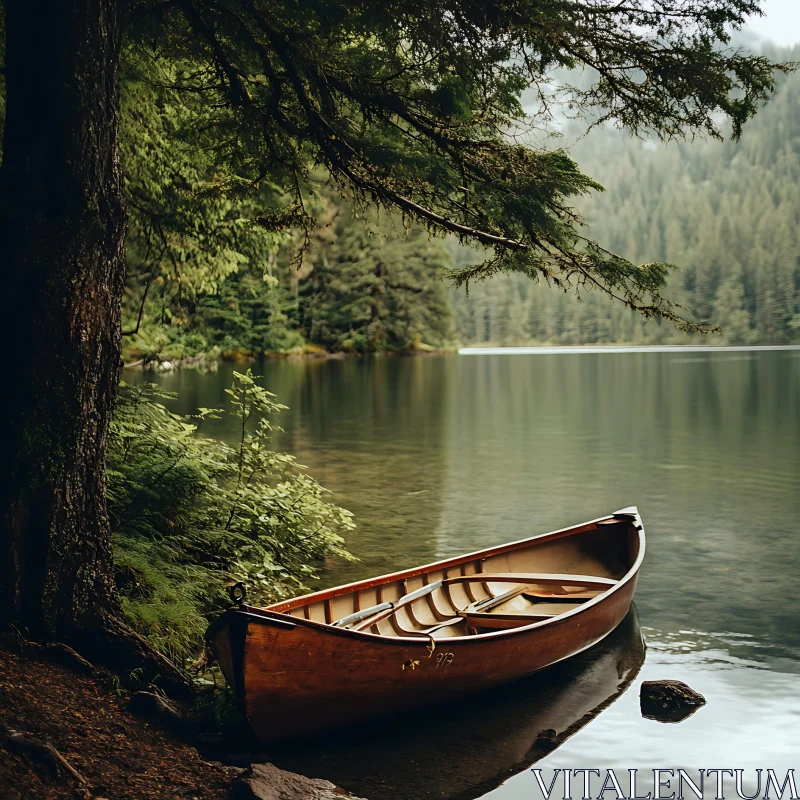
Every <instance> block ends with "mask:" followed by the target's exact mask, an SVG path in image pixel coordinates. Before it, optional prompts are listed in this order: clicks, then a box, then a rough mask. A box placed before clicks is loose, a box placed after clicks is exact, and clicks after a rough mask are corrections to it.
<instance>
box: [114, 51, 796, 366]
mask: <svg viewBox="0 0 800 800" xmlns="http://www.w3.org/2000/svg"><path fill="white" fill-rule="evenodd" d="M769 55H771V56H772V57H775V58H779V59H783V60H800V50H795V51H789V52H785V51H784V52H773V53H770V54H769ZM138 101H139V102H140V103H141V102H142V98H141V97H140V98H139V100H138ZM163 113H164V112H163V111H158V112H157V113H155V112H154V113H153V114H152V115H151V116H149V117H147V119H146V123H147V125H148V126H149V127H152V126H153V124H154V123H153V122H152V120H157V121H159V120H161V119H162V117H163ZM159 114H160V115H161V116H158V115H159ZM565 139H566V140H567V141H569V135H568V134H567V135H566V136H565ZM131 141H134V139H132V140H131ZM132 146H133V145H132ZM570 152H571V154H572V156H573V157H574V158H575V160H576V161H577V162H578V164H579V165H580V167H581V168H582V170H583V171H584V172H585V173H586V174H588V175H590V176H592V177H593V178H595V179H597V180H598V181H599V182H600V183H601V184H602V185H603V186H604V187H605V189H606V192H605V193H603V194H599V195H594V196H592V197H591V198H587V199H586V200H585V201H583V202H582V204H581V207H580V211H581V212H582V214H583V215H584V218H585V220H586V223H587V230H588V232H589V234H590V235H591V236H592V237H593V238H595V239H596V240H597V241H598V242H599V243H600V244H602V245H603V246H605V247H607V248H608V249H610V250H613V251H615V252H618V253H619V254H620V255H622V256H624V257H626V258H629V259H631V260H632V261H634V262H636V263H647V262H653V261H663V262H668V263H671V264H675V265H678V266H680V267H681V271H677V272H675V274H674V275H673V276H672V278H671V281H670V289H669V292H668V295H669V296H670V298H671V299H673V300H676V301H677V302H679V303H680V304H681V305H682V306H683V307H684V316H687V317H689V318H691V319H694V320H699V321H702V322H704V323H707V324H709V325H712V326H713V325H718V326H720V327H721V328H722V329H723V332H722V333H721V334H719V335H715V336H713V337H710V338H709V340H708V341H709V343H713V344H724V343H730V344H734V343H735V344H757V343H787V342H800V245H798V235H797V231H798V227H799V225H798V223H800V74H793V75H789V76H780V77H779V80H778V88H777V91H776V93H775V95H774V96H773V98H772V99H771V100H770V102H769V103H768V105H767V106H766V107H765V108H764V109H763V110H762V111H761V113H760V114H759V115H758V116H756V118H755V119H753V120H752V121H751V122H750V123H748V125H747V126H746V127H745V131H744V135H743V137H742V139H741V141H739V142H733V141H725V142H717V141H695V142H693V143H673V144H670V145H663V144H660V143H659V144H656V143H653V142H647V141H643V140H640V139H635V138H632V137H629V136H627V135H623V134H621V133H619V132H617V131H615V130H611V129H608V128H603V129H596V130H594V131H593V132H592V133H591V134H590V135H588V136H586V137H585V138H583V139H579V140H578V141H577V142H576V143H575V144H574V145H573V146H572V147H571V148H570ZM164 157H165V158H167V157H169V158H170V159H172V160H174V159H175V158H176V156H175V154H174V153H172V152H169V153H165V156H164ZM148 158H152V155H150V154H148ZM135 188H136V186H135V183H134V190H135ZM145 188H147V187H145ZM154 196H156V197H157V199H158V202H159V203H163V192H160V193H159V194H157V195H155V194H154ZM319 202H320V204H321V205H322V206H323V207H324V210H323V211H322V213H321V214H320V218H321V221H322V222H323V226H322V227H321V228H319V229H317V230H316V231H312V232H311V233H310V243H309V242H308V241H307V244H308V246H307V247H306V248H305V250H304V252H303V254H302V257H300V258H298V256H297V253H298V252H299V250H300V249H302V248H300V242H301V240H302V237H300V235H296V236H295V237H294V238H293V239H292V240H291V241H289V242H287V243H284V245H283V246H281V247H280V248H277V249H276V246H275V245H274V243H273V242H272V241H264V242H260V241H258V240H257V239H253V238H252V237H250V238H248V240H247V242H244V243H242V242H238V243H237V242H234V243H233V244H231V243H229V242H227V241H223V242H222V244H221V245H220V244H219V243H217V244H216V245H215V246H216V247H217V250H215V251H214V252H213V253H212V256H208V255H202V254H203V252H205V253H206V254H207V253H208V249H207V247H206V246H205V245H204V241H209V240H211V237H207V238H206V240H202V239H200V237H198V236H196V234H194V233H193V232H192V231H190V233H191V234H192V236H195V238H196V239H198V241H197V242H195V240H194V239H192V238H191V237H190V236H189V235H188V234H187V233H186V232H185V231H181V232H180V236H177V235H176V236H175V238H174V241H176V242H180V247H181V248H183V250H187V251H188V250H189V248H188V245H187V244H186V242H189V244H190V245H191V246H192V248H194V249H193V250H192V251H189V252H190V256H192V258H194V261H192V259H191V258H187V259H186V266H184V267H183V269H184V275H183V276H182V283H180V282H179V283H178V284H177V290H176V288H175V286H176V283H175V281H174V279H171V278H170V277H169V276H170V275H171V274H172V273H173V272H175V273H177V271H178V266H179V265H178V264H176V263H175V259H174V258H170V259H167V258H165V257H162V261H163V264H164V265H163V266H162V267H161V268H160V272H158V273H157V275H158V277H157V278H154V279H153V282H154V286H155V287H156V288H155V289H151V291H150V294H149V295H148V296H147V298H146V303H145V305H144V309H145V311H146V313H145V314H144V315H143V322H142V324H141V325H139V330H138V332H137V335H136V336H134V337H130V338H129V339H128V342H129V346H128V349H127V354H128V356H129V357H131V356H132V357H136V356H138V355H146V354H147V353H148V352H152V353H159V354H161V355H162V356H165V357H175V356H181V355H189V354H193V353H197V352H201V351H204V352H209V351H212V352H226V351H236V350H245V351H249V352H253V353H259V352H265V351H267V352H270V351H271V352H275V351H278V352H286V351H292V350H295V351H296V350H302V349H317V348H319V349H326V350H345V351H357V352H370V351H377V350H398V351H402V350H413V349H415V348H420V347H422V348H425V347H426V346H429V347H434V348H439V347H445V346H451V345H453V344H455V343H456V342H460V343H463V344H477V343H493V344H525V343H555V344H578V343H603V342H617V343H623V342H624V343H634V344H645V343H649V344H650V343H679V342H685V341H688V339H689V337H688V335H686V334H681V333H679V332H677V331H676V330H675V329H674V327H672V326H671V325H669V324H664V323H660V322H659V321H658V320H651V321H645V320H644V319H642V318H641V317H640V316H639V315H637V314H635V313H633V312H631V311H629V310H628V309H627V308H625V307H624V306H623V305H622V304H620V303H615V302H614V301H612V300H610V299H609V298H607V297H605V296H602V295H599V294H597V293H592V292H587V293H585V294H583V296H581V297H576V295H575V293H574V292H570V291H566V292H565V291H562V290H560V289H558V288H555V287H549V286H547V285H546V284H543V283H538V284H537V283H534V282H532V281H531V280H530V279H529V278H527V277H525V276H522V275H519V276H516V275H500V276H497V277H495V278H493V279H491V280H489V281H486V282H485V283H482V284H477V285H471V286H470V291H469V295H467V294H466V293H465V292H464V290H463V289H462V290H451V289H448V288H447V285H446V272H447V270H448V268H452V267H454V266H463V265H465V264H466V263H469V262H471V261H475V260H478V259H482V258H484V257H485V255H486V254H485V253H478V252H476V251H473V250H469V249H467V248H464V247H461V246H460V245H458V244H457V243H456V242H442V241H440V240H435V239H431V238H430V237H429V236H428V233H427V232H426V231H425V230H423V229H421V228H418V227H412V228H411V229H410V230H406V229H405V227H404V225H403V222H402V220H400V219H397V218H393V217H391V216H389V215H386V214H381V215H370V217H369V218H368V219H367V220H366V223H367V224H365V220H362V219H359V218H356V216H355V214H354V213H353V212H352V211H351V210H349V209H348V208H346V207H343V206H341V204H340V203H339V202H338V201H337V200H336V199H335V198H333V197H330V196H325V194H324V192H323V194H322V197H321V198H320V199H319ZM159 209H160V206H159ZM179 211H180V209H179V208H177V210H176V211H174V212H173V216H176V217H177V216H178V212H179ZM224 212H225V213H226V214H228V215H230V212H229V211H228V209H227V207H226V208H225V209H224ZM220 213H221V212H219V210H218V208H217V206H212V207H210V209H209V211H208V216H209V218H210V219H211V220H212V221H211V222H209V223H207V224H208V225H209V226H211V225H212V223H213V219H214V218H215V217H214V215H215V214H220ZM137 224H138V225H139V226H140V227H138V228H137ZM147 225H150V226H151V228H152V227H153V223H151V222H150V221H149V218H146V217H144V216H143V217H142V221H141V222H140V223H137V219H136V218H134V222H133V228H132V230H133V232H132V235H131V236H130V237H129V238H130V244H129V260H130V261H131V263H132V267H133V268H132V270H131V275H132V276H133V277H132V279H130V280H129V300H128V304H127V305H126V316H127V318H128V322H129V327H133V326H134V325H135V323H136V321H137V317H138V312H139V310H140V308H142V306H141V304H140V299H141V297H142V289H143V287H142V285H141V279H140V278H137V275H138V274H144V273H147V274H148V275H153V274H156V273H155V272H154V270H153V267H152V266H149V267H147V269H146V270H145V269H144V268H139V270H138V272H137V267H136V265H137V258H138V260H139V261H140V262H142V261H143V256H142V253H144V252H147V253H151V252H153V248H152V247H151V246H150V244H149V242H147V241H145V239H146V237H145V234H146V233H147V232H148V231H149V230H150V228H147V227H146V226H147ZM185 227H186V228H187V229H188V227H189V226H185ZM237 235H238V236H240V237H241V234H237ZM145 245H147V248H146V247H145ZM204 247H206V249H205V251H204ZM195 251H197V252H199V253H201V256H195V255H193V253H194V252H195ZM231 252H234V253H235V258H233V257H232V256H231V255H230V253H231ZM242 253H243V254H244V255H241V254H242ZM212 257H213V258H216V259H217V262H219V263H217V262H213V263H212V267H213V269H212V268H211V267H206V266H204V261H203V259H206V260H207V261H211V258H212ZM189 264H198V265H200V266H199V267H198V266H195V267H194V269H195V273H196V274H197V275H200V276H201V277H202V278H204V280H205V275H206V272H207V273H208V274H213V276H214V279H213V280H205V282H203V281H202V280H195V283H196V289H195V290H194V291H189V290H187V287H188V286H189V280H188V279H187V277H186V276H187V275H190V274H191V273H188V271H187V267H188V265H189ZM220 264H221V265H222V266H220ZM228 264H230V266H228ZM137 280H138V283H137ZM148 280H149V278H148ZM170 280H172V287H171V288H170V284H169V281H170ZM159 287H160V288H159ZM168 289H169V290H168Z"/></svg>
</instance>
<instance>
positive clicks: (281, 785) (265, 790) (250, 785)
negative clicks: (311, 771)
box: [231, 764, 360, 800]
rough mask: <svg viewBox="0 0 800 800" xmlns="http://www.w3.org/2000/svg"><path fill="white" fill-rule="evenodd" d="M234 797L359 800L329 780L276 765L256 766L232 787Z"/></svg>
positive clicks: (241, 799)
mask: <svg viewBox="0 0 800 800" xmlns="http://www.w3.org/2000/svg"><path fill="white" fill-rule="evenodd" d="M231 798H232V800H360V798H357V797H354V796H353V795H351V794H349V793H348V792H346V791H345V790H344V789H340V788H339V787H338V786H335V785H334V784H332V783H331V782H330V781H325V780H322V779H320V778H306V777H304V776H303V775H297V774H296V773H294V772H286V771H285V770H282V769H278V768H277V767H276V766H275V765H274V764H253V766H252V767H251V769H250V772H249V774H248V775H247V776H246V777H244V778H242V779H240V780H238V781H236V783H234V784H233V786H232V789H231Z"/></svg>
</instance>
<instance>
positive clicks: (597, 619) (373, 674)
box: [208, 533, 643, 739]
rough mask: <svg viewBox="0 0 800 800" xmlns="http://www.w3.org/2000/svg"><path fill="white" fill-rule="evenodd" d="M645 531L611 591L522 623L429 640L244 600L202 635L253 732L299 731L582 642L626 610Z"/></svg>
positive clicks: (481, 678) (543, 661)
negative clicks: (571, 609) (247, 604)
mask: <svg viewBox="0 0 800 800" xmlns="http://www.w3.org/2000/svg"><path fill="white" fill-rule="evenodd" d="M641 536H642V539H641V545H640V547H639V548H637V549H639V550H640V552H639V553H638V554H637V555H638V556H640V557H638V558H636V559H635V560H636V564H635V565H634V566H635V569H631V570H630V571H629V573H628V574H627V575H626V576H625V580H623V581H620V583H619V585H618V586H616V587H615V589H614V591H612V592H608V593H607V594H604V595H602V596H601V597H598V598H597V600H596V601H592V602H591V603H588V604H586V606H585V607H584V608H582V609H580V611H579V612H578V613H570V614H564V615H563V616H561V617H556V618H554V619H551V620H547V621H544V622H540V623H535V624H532V625H528V626H525V627H521V628H515V629H512V630H500V631H495V632H490V633H485V634H483V635H477V636H465V637H453V638H446V639H441V640H437V641H435V642H432V641H431V639H430V638H424V637H416V638H409V637H405V638H402V637H395V638H392V637H386V636H376V635H373V634H369V633H357V632H353V631H349V630H345V629H342V628H336V627H333V626H331V625H326V624H321V623H319V622H316V621H314V620H307V619H302V618H297V617H292V616H289V615H287V614H283V613H279V612H273V611H270V610H268V609H266V610H259V609H247V610H244V611H243V610H232V611H229V612H226V614H225V615H223V617H221V618H220V619H219V620H217V622H216V623H215V624H214V625H213V626H212V628H211V629H210V630H209V633H208V638H209V642H210V644H211V647H212V650H214V651H215V652H216V653H220V654H222V655H223V657H224V658H226V659H227V663H226V664H223V670H224V671H225V673H226V678H227V679H228V682H229V683H230V684H231V685H232V686H233V687H234V689H235V690H236V691H237V693H238V695H239V697H240V700H241V701H242V703H243V706H244V709H245V712H246V714H247V718H248V720H249V722H250V725H251V727H252V728H253V731H254V732H255V733H256V735H257V736H259V737H260V738H262V739H276V738H284V737H293V736H300V735H305V734H309V733H312V732H314V731H317V730H319V729H322V728H328V727H333V726H340V725H343V724H349V723H354V722H357V721H359V720H362V719H364V718H366V717H369V716H374V715H378V714H390V713H393V712H397V711H401V710H406V709H409V708H413V707H418V706H423V705H428V704H431V703H438V702H441V701H444V700H447V699H449V698H454V697H458V696H461V695H466V694H469V693H471V692H475V691H478V690H481V689H485V688H489V687H492V686H497V685H500V684H503V683H508V682H510V681H514V680H517V679H519V678H522V677H524V676H527V675H530V674H532V673H534V672H537V671H539V670H541V669H543V668H545V667H548V666H550V665H552V664H554V663H557V662H559V661H562V660H563V659H566V658H569V657H570V656H573V655H575V654H576V653H579V652H581V651H583V650H586V649H587V648H589V647H591V646H592V645H594V644H596V643H597V642H599V641H600V640H601V639H603V638H604V637H605V636H607V635H608V634H609V633H610V632H611V631H613V630H614V628H616V627H617V625H619V623H620V622H621V621H622V620H623V619H624V618H625V615H626V614H627V613H628V610H629V608H630V606H631V601H632V598H633V593H634V590H635V587H636V577H637V574H636V573H637V571H638V564H639V563H640V562H641V555H643V533H642V534H641Z"/></svg>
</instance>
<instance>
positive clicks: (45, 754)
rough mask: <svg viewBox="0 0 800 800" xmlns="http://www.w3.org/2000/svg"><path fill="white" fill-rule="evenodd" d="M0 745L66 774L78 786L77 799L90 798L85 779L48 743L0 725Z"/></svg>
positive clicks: (87, 783)
mask: <svg viewBox="0 0 800 800" xmlns="http://www.w3.org/2000/svg"><path fill="white" fill-rule="evenodd" d="M0 744H2V745H3V746H4V747H5V748H6V749H7V750H9V751H10V752H15V753H24V754H25V755H27V756H29V757H30V758H32V759H34V760H36V761H39V762H41V763H44V764H46V765H47V766H49V767H51V768H53V769H55V771H56V772H58V773H59V774H61V773H62V772H66V773H67V775H69V776H70V777H71V778H72V779H73V780H75V782H76V783H77V784H78V787H77V793H78V796H79V797H84V798H87V800H88V799H89V798H91V797H92V792H91V790H90V788H89V782H88V781H87V780H86V778H84V777H83V775H81V773H80V772H78V770H76V769H75V767H73V766H72V764H70V763H69V761H67V759H66V758H64V756H62V755H61V753H59V752H58V750H56V748H55V747H53V745H51V744H50V743H49V742H43V741H42V740H41V739H36V738H34V737H33V736H30V735H27V734H24V733H22V732H20V731H17V730H14V729H13V728H9V727H8V726H7V725H3V724H0Z"/></svg>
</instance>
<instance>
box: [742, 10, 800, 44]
mask: <svg viewBox="0 0 800 800" xmlns="http://www.w3.org/2000/svg"><path fill="white" fill-rule="evenodd" d="M761 8H762V9H763V10H764V12H765V14H766V16H764V17H752V18H751V19H750V23H749V25H748V26H747V27H748V29H749V30H750V31H752V32H753V33H755V34H756V35H757V36H760V37H761V38H763V39H771V40H772V41H773V42H775V43H776V44H780V45H793V44H797V42H800V0H763V2H762V3H761Z"/></svg>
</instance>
